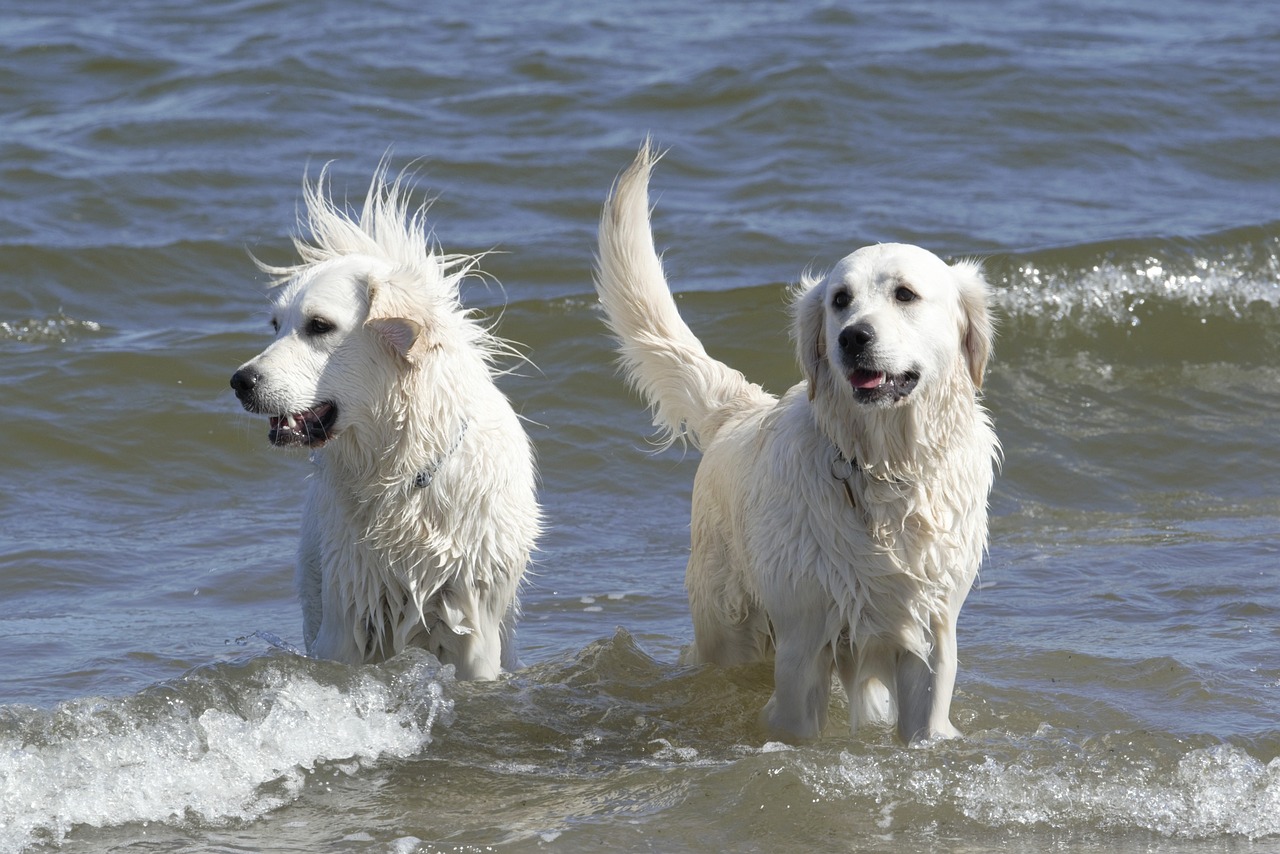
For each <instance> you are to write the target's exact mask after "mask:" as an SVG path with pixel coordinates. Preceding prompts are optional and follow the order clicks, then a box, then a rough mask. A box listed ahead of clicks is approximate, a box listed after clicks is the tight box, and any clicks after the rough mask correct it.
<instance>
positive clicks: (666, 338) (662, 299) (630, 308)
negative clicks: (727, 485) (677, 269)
mask: <svg viewBox="0 0 1280 854" xmlns="http://www.w3.org/2000/svg"><path fill="white" fill-rule="evenodd" d="M660 156H661V155H660V154H658V153H657V152H655V151H654V149H653V145H652V143H651V142H650V141H649V140H647V139H646V140H645V143H644V145H643V146H642V147H641V148H640V152H639V153H638V154H637V155H636V159H635V161H634V162H632V164H631V165H630V166H629V167H627V169H626V171H625V172H623V173H622V174H621V175H620V176H619V177H618V180H617V182H616V183H615V184H614V186H613V191H612V192H611V193H610V194H609V198H608V199H607V200H606V201H605V206H604V212H603V213H602V214H601V216H600V238H599V248H598V254H597V256H596V275H595V282H596V291H597V292H598V293H599V294H600V303H601V305H602V306H603V307H604V311H605V315H606V317H607V322H608V324H609V329H610V330H612V332H613V334H614V335H615V336H616V337H617V339H618V349H619V352H620V354H621V359H620V361H621V362H622V366H623V368H624V370H625V372H626V375H627V379H628V380H629V381H630V382H631V384H632V385H633V386H634V387H635V388H636V389H637V390H638V391H639V392H640V393H641V394H642V395H643V396H644V398H645V400H646V401H648V403H649V406H650V407H651V408H652V410H653V423H654V425H655V426H657V427H659V428H661V429H662V430H663V431H664V432H665V433H666V438H667V442H668V444H670V443H672V442H674V441H676V440H677V439H682V438H687V439H688V440H689V441H691V442H692V443H693V444H694V446H695V447H698V448H702V447H705V445H706V444H707V443H708V442H710V440H711V438H712V436H713V435H714V433H715V431H716V429H717V428H718V427H719V426H720V424H721V423H722V422H723V417H717V413H719V412H720V411H721V410H722V409H723V408H724V407H725V406H726V405H728V404H731V403H733V402H735V401H737V400H741V401H742V402H743V403H754V402H757V401H760V400H762V399H763V400H770V399H772V398H770V396H769V395H768V394H767V393H766V392H765V391H764V390H763V389H762V388H760V386H758V385H756V384H754V383H750V382H748V381H747V379H746V378H745V377H743V375H742V374H741V373H740V372H738V371H735V370H733V369H732V368H730V367H729V366H728V365H725V364H724V363H722V362H720V361H717V360H716V359H713V358H711V357H710V356H709V355H707V351H706V350H705V349H704V348H703V346H702V342H701V341H699V340H698V338H697V337H696V336H695V335H694V334H693V331H692V330H690V329H689V327H688V325H686V324H685V322H684V320H683V319H682V318H681V317H680V313H679V311H677V309H676V304H675V300H674V299H672V296H671V290H670V288H669V287H668V286H667V277H666V275H665V274H664V273H663V270H662V260H661V258H659V257H658V252H657V250H656V249H655V248H654V244H653V232H652V230H651V229H650V226H649V176H650V174H651V173H652V171H653V166H654V164H655V163H657V162H658V158H659V157H660Z"/></svg>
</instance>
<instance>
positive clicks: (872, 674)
mask: <svg viewBox="0 0 1280 854" xmlns="http://www.w3.org/2000/svg"><path fill="white" fill-rule="evenodd" d="M656 160H657V156H656V155H655V154H654V153H653V152H652V150H651V149H650V147H649V145H648V143H646V145H645V147H644V148H642V149H641V151H640V153H639V155H638V156H637V157H636V160H635V162H634V163H633V164H632V165H631V167H630V168H628V169H627V171H626V172H624V173H623V174H622V176H621V177H620V178H619V180H618V182H617V184H616V185H615V187H614V191H613V193H612V194H611V196H610V198H609V200H608V202H607V203H606V207H605V209H604V213H603V216H602V218H601V223H600V242H599V257H598V260H597V289H598V291H599V293H600V299H601V302H602V304H603V306H604V309H605V312H606V314H607V317H608V322H609V326H610V328H611V329H612V331H613V332H614V334H615V335H616V336H617V338H618V339H619V342H620V350H621V354H622V363H623V366H624V369H625V371H626V373H627V375H628V377H629V378H630V380H631V382H632V383H633V384H634V385H635V386H636V388H637V389H638V390H639V391H640V392H641V393H642V394H643V395H644V397H645V398H646V399H647V400H648V401H649V403H650V404H651V405H652V407H653V410H654V414H655V419H654V420H655V424H656V425H658V426H660V427H662V428H664V429H665V430H666V431H667V432H668V435H669V437H670V438H671V439H672V440H674V439H676V438H680V437H683V438H688V439H689V440H690V441H692V442H693V444H694V445H695V446H697V447H699V448H701V449H702V450H703V451H704V457H703V460H702V463H701V465H700V466H699V468H698V472H697V476H696V478H695V481H694V492H693V507H692V554H691V556H690V559H689V566H688V573H687V576H686V586H687V588H688V593H689V602H690V606H691V608H692V612H693V621H694V635H695V642H694V645H693V647H692V649H691V650H690V658H691V659H692V660H693V661H695V662H708V663H716V664H724V665H728V664H735V663H742V662H749V661H756V660H762V659H767V658H768V657H769V656H770V655H771V654H772V655H773V656H774V693H773V696H772V698H771V699H770V700H769V703H768V705H767V706H766V708H765V710H764V722H765V724H766V725H767V726H768V728H769V729H770V730H771V731H772V732H774V733H776V734H778V735H782V736H784V737H790V738H800V739H805V738H812V737H815V736H817V735H818V734H819V732H820V731H821V730H822V728H823V726H824V725H825V722H826V717H827V707H828V705H829V695H830V689H831V680H832V674H833V673H834V674H836V675H838V676H839V678H840V680H841V682H842V683H843V687H844V689H845V690H846V692H847V693H848V696H849V702H850V708H851V715H852V725H853V727H854V728H855V729H856V728H857V727H858V725H859V724H861V723H863V722H878V723H882V724H889V725H892V724H895V723H896V726H897V731H898V733H899V735H900V737H901V738H902V740H903V741H904V742H908V743H910V742H914V741H918V740H921V739H926V738H934V737H950V736H955V735H958V732H957V731H956V729H955V727H954V726H953V725H952V723H951V721H950V714H949V712H950V705H951V696H952V690H953V686H954V681H955V675H956V663H957V661H956V618H957V616H958V615H959V612H960V606H961V604H962V603H963V602H964V599H965V596H966V595H967V594H968V591H969V587H970V585H971V584H972V582H973V580H974V577H975V576H976V574H977V571H978V565H979V563H980V561H981V558H982V556H983V552H984V550H985V548H986V541H987V498H988V493H989V492H990V489H991V484H992V477H993V469H994V463H995V461H996V458H997V455H998V453H999V446H998V444H997V441H996V437H995V433H994V431H993V430H992V427H991V423H990V420H989V418H988V416H987V414H986V412H985V410H984V409H983V408H982V407H981V405H980V404H979V402H978V399H977V397H978V391H979V389H980V386H981V382H982V376H983V371H984V369H985V365H986V361H987V356H988V354H989V351H990V347H991V339H992V325H991V321H990V318H989V316H988V314H987V286H986V283H985V282H984V280H983V278H982V276H981V273H980V272H979V270H978V268H977V265H976V264H973V263H969V262H961V263H958V264H955V265H951V266H948V265H947V264H945V263H944V262H942V261H941V260H939V259H938V258H937V257H936V256H934V255H932V254H931V253H929V252H926V251H925V250H923V249H920V248H917V247H914V246H905V245H879V246H871V247H867V248H864V249H861V250H859V251H857V252H855V253H853V254H852V255H849V256H848V257H846V258H844V259H843V260H842V261H840V262H839V264H837V265H836V267H835V269H833V270H832V271H831V272H830V273H829V274H828V275H827V276H825V277H823V278H821V279H816V280H806V281H804V282H803V283H802V284H801V285H800V287H799V288H798V289H797V292H796V298H795V302H794V336H795V341H796V348H797V354H798V356H799V360H800V363H801V365H802V367H803V370H804V373H805V381H804V382H801V383H799V384H798V385H796V386H794V387H793V388H791V389H790V390H789V391H788V392H787V393H786V394H785V395H783V397H782V398H781V399H780V400H779V399H777V398H775V397H774V396H773V395H770V394H768V393H766V392H765V391H764V390H763V389H762V388H760V387H759V386H758V385H755V384H753V383H750V382H748V381H747V380H746V379H745V378H744V377H743V376H742V374H741V373H739V372H738V371H735V370H733V369H731V368H729V367H727V366H726V365H724V364H722V363H720V362H718V361H716V360H714V359H712V358H710V357H709V356H708V355H707V353H706V351H705V350H704V349H703V347H702V345H701V343H699V341H698V339H697V338H696V337H695V336H694V335H693V333H692V332H691V331H690V330H689V328H688V327H687V326H686V325H685V323H684V322H683V321H682V320H681V318H680V316H679V314H678V312H677V310H676V306H675V303H674V301H673V300H672V298H671V295H670V291H669V290H668V287H667V283H666V279H665V276H664V274H663V270H662V264H661V261H660V260H659V258H658V255H657V254H656V252H655V250H654V244H653V237H652V234H651V231H650V227H649V218H648V217H649V208H648V205H649V200H648V182H649V176H650V172H651V170H652V168H653V165H654V163H655V162H656ZM903 284H905V285H908V286H909V287H910V288H912V289H913V291H914V292H915V293H916V294H917V295H918V297H919V298H918V299H917V300H916V301H914V302H912V303H909V304H903V303H900V302H898V301H897V300H895V296H894V295H895V291H896V289H897V288H898V287H899V286H901V285H903ZM837 288H844V289H847V291H848V292H849V294H850V296H851V298H852V299H851V302H850V305H849V306H848V307H847V308H844V309H839V308H837V307H836V306H833V305H832V302H831V299H830V297H831V294H832V293H833V292H834V290H835V289H837ZM855 323H869V324H872V325H873V326H874V328H875V329H876V331H877V339H876V341H877V343H876V349H875V358H876V360H877V363H878V365H879V366H880V368H881V369H882V370H885V371H887V372H889V373H897V372H904V371H908V370H916V371H918V372H919V373H920V380H919V384H918V386H917V387H916V389H915V391H914V392H913V393H912V394H911V395H910V396H909V397H907V398H906V399H905V400H903V401H900V402H898V403H896V404H894V405H872V404H866V403H860V402H858V401H856V400H855V399H854V394H853V391H852V387H851V385H850V383H849V381H848V380H847V379H846V375H847V373H848V370H847V367H846V366H844V365H843V364H842V363H841V361H840V357H839V356H838V354H837V353H836V349H837V348H836V347H834V346H828V343H829V342H834V341H836V340H837V337H838V335H839V333H840V331H841V329H843V328H845V327H847V326H851V325H852V324H855ZM837 448H838V449H839V451H840V453H842V454H843V455H844V457H845V458H846V459H849V460H853V459H856V460H857V461H858V464H859V466H860V469H859V470H858V471H856V472H855V473H854V474H853V475H852V477H851V478H850V479H849V481H848V485H849V489H850V492H851V493H852V495H853V499H854V502H855V503H856V507H855V506H852V505H851V504H850V500H849V495H848V494H846V490H845V487H844V484H842V483H841V481H840V480H838V479H837V478H836V476H835V475H834V474H833V463H834V461H835V460H836V449H837Z"/></svg>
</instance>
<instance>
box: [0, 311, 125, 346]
mask: <svg viewBox="0 0 1280 854" xmlns="http://www.w3.org/2000/svg"><path fill="white" fill-rule="evenodd" d="M101 331H102V324H100V323H97V322H95V321H92V320H76V319H75V318H74V317H67V316H66V315H65V314H63V313H61V312H59V313H58V314H56V315H54V316H53V317H46V318H43V319H41V318H27V319H25V320H15V321H7V320H0V341H18V342H22V343H24V344H65V343H67V342H68V341H70V340H74V339H76V338H79V337H80V336H81V335H84V334H86V333H93V332H101Z"/></svg>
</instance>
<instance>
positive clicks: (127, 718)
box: [0, 653, 452, 854]
mask: <svg viewBox="0 0 1280 854" xmlns="http://www.w3.org/2000/svg"><path fill="white" fill-rule="evenodd" d="M448 681H450V676H449V674H447V673H445V672H442V671H441V669H440V667H439V665H438V664H436V663H435V662H434V659H430V658H429V657H427V656H426V655H425V654H424V655H421V656H415V655H409V656H404V657H401V658H399V659H397V660H396V661H395V662H394V663H393V664H390V665H388V666H387V667H385V668H360V669H350V670H348V669H342V668H337V667H335V666H332V665H328V664H325V663H322V662H313V661H308V660H306V659H301V658H299V657H298V656H293V655H287V654H283V653H281V654H274V655H270V656H264V657H260V658H255V659H252V660H250V661H248V662H246V663H244V664H241V665H217V666H211V667H207V668H202V669H199V670H197V671H194V672H193V673H191V674H188V675H187V676H186V677H185V678H183V679H181V680H179V681H176V682H174V683H168V684H165V685H160V686H156V687H154V688H151V689H149V690H147V691H144V692H142V693H141V694H138V695H135V696H132V697H127V698H120V699H107V698H82V699H78V700H75V701H71V702H67V703H63V704H61V705H59V706H57V707H56V708H54V709H52V710H49V711H45V710H37V709H19V708H14V707H8V708H5V709H3V710H0V852H6V854H8V852H18V851H22V850H24V849H26V848H27V847H29V846H32V845H37V844H49V843H54V844H58V843H61V842H62V841H63V840H64V839H65V838H66V837H67V835H68V834H69V833H70V832H71V831H72V829H73V828H75V827H76V826H78V825H88V826H91V827H99V828H102V827H116V826H120V825H123V824H127V823H131V822H165V823H177V822H183V821H187V820H195V821H197V822H200V823H205V824H219V823H224V822H227V821H236V820H242V821H244V820H253V819H256V818H259V817H261V816H262V815H264V814H266V813H267V812H269V811H271V810H274V809H277V808H279V807H281V806H283V805H285V804H287V803H290V802H292V801H294V800H295V799H296V798H297V797H298V796H299V795H300V793H301V792H302V790H303V788H304V787H305V785H306V782H307V780H308V777H309V776H310V775H311V774H312V773H314V772H316V771H317V770H318V769H320V768H321V767H324V768H332V769H333V770H334V771H335V772H337V773H344V774H348V775H351V774H355V773H357V772H358V771H359V770H360V769H362V768H365V767H367V766H369V765H370V764H372V763H374V762H376V761H377V760H379V759H381V758H384V757H401V758H403V757H408V756H412V755H414V754H417V753H419V752H421V751H422V750H423V749H425V748H426V746H427V745H429V744H430V743H431V741H432V731H433V729H434V728H435V726H436V725H437V724H440V723H447V722H448V721H449V720H450V719H451V716H452V701H451V700H449V699H446V698H445V696H444V685H445V684H446V683H447V682H448Z"/></svg>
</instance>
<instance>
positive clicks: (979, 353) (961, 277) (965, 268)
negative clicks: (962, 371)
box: [951, 260, 995, 388]
mask: <svg viewBox="0 0 1280 854" xmlns="http://www.w3.org/2000/svg"><path fill="white" fill-rule="evenodd" d="M951 274H952V275H953V276H955V278H956V286H957V288H959V291H960V307H961V310H962V311H963V312H964V329H963V339H962V343H963V346H964V355H965V360H966V361H967V362H968V364H969V376H970V378H971V379H972V380H973V385H974V388H982V379H983V376H984V375H985V374H986V371H987V359H988V358H990V356H991V345H992V342H993V340H994V338H995V323H994V322H993V321H992V319H991V311H990V309H989V308H988V307H987V303H988V302H989V301H990V294H991V291H990V288H989V287H988V286H987V280H986V278H985V277H983V275H982V267H981V265H979V264H978V262H977V261H970V260H965V261H957V262H956V263H955V264H952V265H951Z"/></svg>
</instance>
